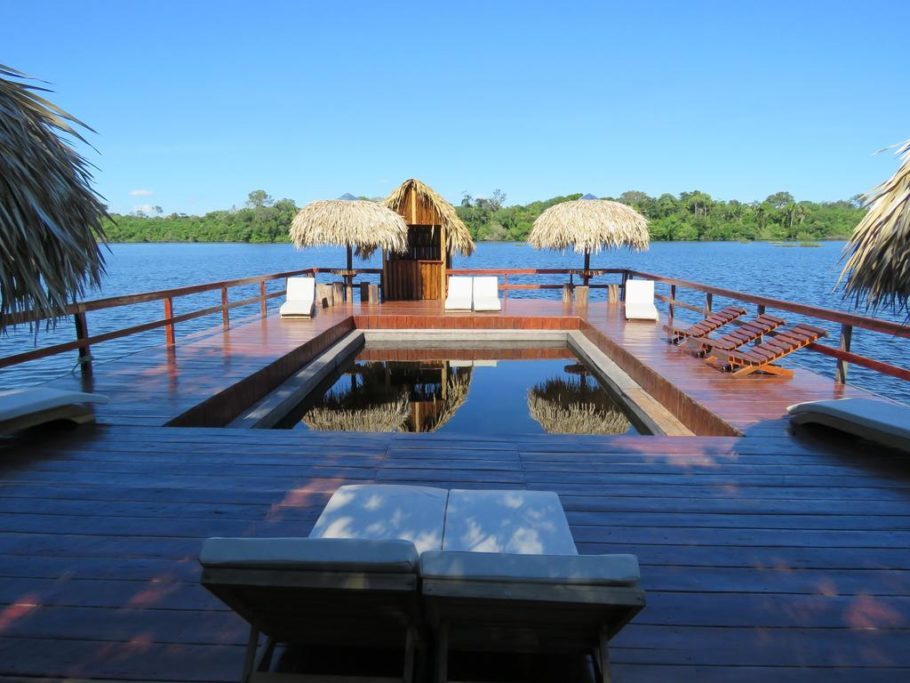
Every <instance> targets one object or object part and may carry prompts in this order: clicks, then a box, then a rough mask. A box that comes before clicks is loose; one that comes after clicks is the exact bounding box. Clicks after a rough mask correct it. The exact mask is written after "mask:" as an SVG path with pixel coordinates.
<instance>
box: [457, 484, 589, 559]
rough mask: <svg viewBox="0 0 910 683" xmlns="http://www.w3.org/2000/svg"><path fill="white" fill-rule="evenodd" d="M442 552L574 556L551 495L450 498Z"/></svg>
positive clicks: (530, 493)
mask: <svg viewBox="0 0 910 683" xmlns="http://www.w3.org/2000/svg"><path fill="white" fill-rule="evenodd" d="M442 549H443V550H469V551H473V552H486V553H517V554H522V555H525V554H533V555H542V554H549V555H576V554H577V553H578V551H577V550H576V549H575V541H574V540H572V532H571V530H570V529H569V522H568V520H567V519H566V513H565V512H564V511H563V509H562V504H561V503H560V502H559V496H557V495H556V494H555V493H553V492H552V491H522V490H516V491H469V490H463V489H453V490H452V491H450V492H449V505H448V508H447V509H446V521H445V538H444V539H443V544H442Z"/></svg>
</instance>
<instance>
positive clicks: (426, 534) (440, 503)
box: [310, 484, 449, 552]
mask: <svg viewBox="0 0 910 683" xmlns="http://www.w3.org/2000/svg"><path fill="white" fill-rule="evenodd" d="M448 493H449V492H448V491H446V490H445V489H437V488H431V487H429V486H398V485H394V484H389V485H383V484H353V485H348V486H342V487H341V488H339V489H338V490H337V491H335V493H334V494H333V495H332V498H331V499H330V500H329V502H328V503H327V504H326V506H325V509H324V510H323V511H322V514H321V515H319V519H317V520H316V525H315V526H314V527H313V531H312V532H310V538H359V539H372V540H387V539H404V540H407V541H411V542H412V543H413V544H414V545H415V546H416V547H417V550H418V551H420V552H424V551H425V550H439V549H440V548H442V534H443V525H444V524H445V510H446V499H447V497H448Z"/></svg>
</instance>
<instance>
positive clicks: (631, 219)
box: [528, 199, 651, 284]
mask: <svg viewBox="0 0 910 683" xmlns="http://www.w3.org/2000/svg"><path fill="white" fill-rule="evenodd" d="M650 241H651V240H650V235H649V234H648V221H647V220H646V219H645V217H644V216H642V215H641V214H640V213H638V212H637V211H636V210H635V209H633V208H632V207H631V206H626V205H625V204H621V203H619V202H614V201H610V200H607V199H576V200H574V201H569V202H562V203H560V204H555V205H553V206H551V207H550V208H549V209H547V210H546V211H544V212H543V213H542V214H540V216H538V217H537V220H536V221H534V225H533V227H532V228H531V234H530V235H528V242H529V243H530V244H531V246H533V247H535V248H537V249H560V250H562V249H566V248H568V247H572V248H574V250H575V252H576V253H578V254H584V255H585V266H584V269H585V271H586V272H587V271H588V270H590V267H591V254H597V253H599V252H600V251H601V250H602V249H617V248H619V247H630V248H631V249H634V250H636V251H644V250H645V249H647V248H648V246H649V244H650ZM588 279H589V278H588V276H585V278H584V281H585V284H587V283H588Z"/></svg>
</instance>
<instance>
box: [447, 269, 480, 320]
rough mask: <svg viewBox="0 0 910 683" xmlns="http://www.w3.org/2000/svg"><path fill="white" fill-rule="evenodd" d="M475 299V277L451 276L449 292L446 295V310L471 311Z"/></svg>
mask: <svg viewBox="0 0 910 683" xmlns="http://www.w3.org/2000/svg"><path fill="white" fill-rule="evenodd" d="M473 300H474V278H472V277H460V276H457V275H450V276H449V293H448V294H447V295H446V303H445V310H447V311H470V310H471V305H472V302H473Z"/></svg>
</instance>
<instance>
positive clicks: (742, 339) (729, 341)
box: [692, 313, 786, 360]
mask: <svg viewBox="0 0 910 683" xmlns="http://www.w3.org/2000/svg"><path fill="white" fill-rule="evenodd" d="M785 322H786V321H785V320H783V319H782V318H778V317H777V316H774V315H770V314H768V313H762V314H760V315H759V316H757V317H756V318H754V319H753V320H747V321H746V322H744V323H742V324H741V325H739V326H738V327H737V328H736V329H735V330H732V331H730V332H728V333H727V334H725V335H723V336H721V337H716V338H713V339H712V338H711V337H707V336H706V337H696V338H694V339H692V343H693V344H697V346H698V348H697V350H696V353H698V354H701V355H708V356H711V357H712V358H713V357H714V356H716V355H717V354H716V353H715V351H732V350H734V349H738V348H739V347H741V346H745V345H746V344H749V343H751V342H754V341H755V340H756V339H759V338H761V337H763V336H764V335H766V334H768V333H769V332H772V331H774V330H776V329H777V328H778V327H780V326H781V325H783V324H785ZM709 360H710V358H709Z"/></svg>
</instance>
